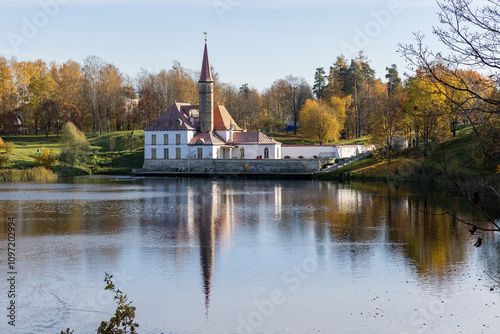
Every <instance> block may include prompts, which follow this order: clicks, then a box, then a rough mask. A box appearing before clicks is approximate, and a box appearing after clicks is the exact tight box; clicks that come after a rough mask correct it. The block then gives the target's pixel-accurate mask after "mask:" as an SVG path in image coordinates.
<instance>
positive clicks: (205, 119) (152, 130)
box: [142, 42, 369, 173]
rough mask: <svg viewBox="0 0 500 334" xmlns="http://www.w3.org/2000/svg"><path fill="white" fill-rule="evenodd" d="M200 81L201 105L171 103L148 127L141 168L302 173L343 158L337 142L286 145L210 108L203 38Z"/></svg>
mask: <svg viewBox="0 0 500 334" xmlns="http://www.w3.org/2000/svg"><path fill="white" fill-rule="evenodd" d="M198 84H199V93H200V97H199V103H200V104H199V105H191V104H188V103H174V104H173V105H172V106H171V107H170V108H169V109H168V110H167V111H166V112H165V113H164V114H163V115H162V116H160V118H158V119H157V120H155V121H154V122H153V124H152V125H151V126H149V127H148V128H147V129H146V131H145V150H144V167H143V169H142V171H143V172H144V171H146V172H147V171H153V172H174V171H176V170H178V169H179V168H181V169H182V170H184V171H190V172H203V171H206V170H207V169H211V170H213V169H215V170H216V171H218V172H232V173H234V172H237V173H239V172H254V173H256V172H257V173H303V172H314V171H318V170H319V167H320V166H321V165H322V164H324V163H326V162H330V161H331V160H332V159H335V158H342V156H341V155H340V154H339V148H340V147H338V146H327V145H324V146H317V145H316V146H312V145H311V146H284V145H282V144H281V143H280V142H278V141H276V140H274V139H272V138H271V137H269V136H266V135H265V134H263V133H261V132H247V131H246V129H242V128H241V127H240V126H238V124H236V122H235V121H234V120H233V118H232V117H231V115H230V114H229V112H228V111H227V109H226V108H225V107H224V106H217V107H215V108H214V80H213V79H212V73H211V70H210V62H209V59H208V50H207V44H206V42H205V50H204V54H203V62H202V66H201V75H200V80H199V81H198ZM368 149H369V148H367V147H366V146H364V145H353V146H348V147H347V146H346V147H344V148H343V151H345V152H346V154H349V156H352V155H357V154H360V153H363V152H365V151H366V150H368ZM313 157H314V158H315V159H312V158H313ZM284 158H286V159H284ZM299 158H300V159H299Z"/></svg>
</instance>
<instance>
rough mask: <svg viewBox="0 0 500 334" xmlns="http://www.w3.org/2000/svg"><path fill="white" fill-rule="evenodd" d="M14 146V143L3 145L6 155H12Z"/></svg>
mask: <svg viewBox="0 0 500 334" xmlns="http://www.w3.org/2000/svg"><path fill="white" fill-rule="evenodd" d="M14 148H15V145H14V143H11V142H7V143H4V149H5V152H6V153H7V154H12V153H13V152H14Z"/></svg>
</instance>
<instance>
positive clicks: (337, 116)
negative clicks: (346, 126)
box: [300, 98, 345, 145]
mask: <svg viewBox="0 0 500 334" xmlns="http://www.w3.org/2000/svg"><path fill="white" fill-rule="evenodd" d="M337 99H338V100H340V99H339V98H337ZM335 104H336V105H337V108H338V111H337V110H336V109H334V108H333V107H331V106H330V105H328V104H326V103H323V102H320V101H317V100H312V99H309V100H307V101H306V103H305V104H304V106H303V107H302V109H301V111H300V117H301V132H302V133H303V134H304V136H305V137H306V138H308V139H311V140H314V141H318V142H319V144H320V145H323V143H327V142H329V141H336V140H337V139H338V138H339V132H340V129H341V128H342V120H343V119H345V105H344V103H343V102H342V100H340V102H339V101H337V100H335ZM342 107H343V109H342Z"/></svg>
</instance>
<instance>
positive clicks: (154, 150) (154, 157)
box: [151, 148, 156, 160]
mask: <svg viewBox="0 0 500 334" xmlns="http://www.w3.org/2000/svg"><path fill="white" fill-rule="evenodd" d="M151 159H153V160H154V159H156V148H152V149H151Z"/></svg>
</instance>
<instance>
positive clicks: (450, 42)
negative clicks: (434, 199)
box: [399, 0, 500, 244]
mask: <svg viewBox="0 0 500 334" xmlns="http://www.w3.org/2000/svg"><path fill="white" fill-rule="evenodd" d="M438 6H439V8H440V12H439V13H438V16H439V17H438V18H439V21H440V23H441V25H440V26H437V27H435V28H434V35H436V36H437V37H438V39H439V40H440V41H441V42H442V43H443V45H444V46H446V47H447V51H446V52H434V51H432V50H431V49H429V48H428V47H427V46H425V44H424V36H423V35H422V34H419V33H416V34H415V38H416V44H415V45H414V44H400V45H399V51H400V52H401V53H402V55H403V56H404V57H405V58H406V60H407V61H408V62H409V63H410V64H412V65H413V66H414V69H418V70H420V71H421V72H423V73H424V74H425V75H426V76H427V79H428V80H429V81H430V82H432V83H433V84H434V86H435V88H436V89H439V90H441V91H444V92H447V94H446V93H445V96H446V98H447V100H448V102H449V104H451V105H453V108H456V109H457V110H461V111H462V112H463V114H464V116H466V117H467V118H469V119H470V118H471V116H476V115H479V116H480V117H481V118H483V119H482V120H481V122H479V123H478V124H477V125H479V126H476V124H475V123H472V126H473V132H474V134H475V137H476V140H477V142H478V143H479V146H478V147H476V149H477V148H479V149H480V152H481V154H483V155H484V158H485V159H489V158H491V157H493V156H494V155H497V154H498V153H497V152H492V151H491V150H489V149H487V147H488V142H489V141H490V140H491V139H492V138H491V137H490V134H491V133H497V131H495V130H494V129H489V130H487V131H484V132H483V131H478V129H480V128H481V127H482V128H488V127H489V126H496V125H495V123H496V122H494V120H495V118H496V117H497V116H498V114H499V113H500V109H499V106H500V95H499V94H498V93H497V92H496V89H495V90H494V91H493V92H492V93H486V94H485V90H483V89H482V88H481V86H482V85H474V84H470V82H467V80H464V79H463V78H462V77H461V73H462V71H467V70H481V71H482V72H483V73H488V75H489V78H490V80H491V82H492V83H493V84H494V86H496V87H498V86H499V83H500V71H499V69H500V57H499V55H500V44H499V43H498V42H497V41H498V39H499V37H500V30H499V25H500V3H498V2H497V1H486V2H483V3H473V2H472V1H471V0H439V1H438ZM436 65H442V66H436ZM443 68H444V70H445V72H444V73H443ZM450 78H453V80H451V79H450ZM442 86H445V87H446V89H442V88H441V87H442ZM487 91H488V90H486V92H487ZM463 92H465V93H466V95H469V97H468V100H470V99H472V100H473V104H474V105H475V107H474V108H472V109H469V103H466V104H465V105H462V104H461V103H460V99H461V97H462V93H463ZM454 95H455V96H458V97H459V101H456V100H455V99H454ZM471 97H472V98H471ZM463 106H465V107H463ZM490 119H492V120H493V122H488V121H489V120H490ZM488 123H490V124H488ZM497 125H498V126H500V124H498V123H497ZM476 153H477V152H476ZM492 154H493V155H492ZM499 157H500V156H498V155H497V159H498V158H499ZM441 165H442V169H443V172H444V174H445V175H446V176H447V177H448V179H449V180H450V181H451V182H452V183H453V184H454V185H456V186H457V188H458V189H459V191H460V192H461V193H462V194H463V196H464V197H465V198H466V199H467V200H468V201H469V202H470V203H471V204H472V205H473V206H474V207H475V208H476V210H477V211H478V212H480V213H481V214H482V215H483V217H484V220H485V221H486V222H487V223H488V224H489V227H481V226H480V227H478V226H477V225H478V224H477V223H474V224H471V223H469V222H466V223H469V224H471V225H474V228H475V229H473V231H474V232H471V233H475V231H476V230H477V229H480V230H481V229H482V230H493V231H500V226H499V225H498V223H497V220H496V219H495V218H494V217H492V216H491V215H490V214H488V213H487V212H485V210H484V208H483V204H484V202H483V201H481V200H479V199H478V198H477V194H478V190H477V189H478V188H483V189H489V190H490V191H492V192H493V193H495V194H496V195H497V197H498V198H500V182H499V180H498V177H497V173H496V171H493V170H486V171H487V172H488V173H489V177H488V178H485V181H484V182H483V181H479V180H477V179H475V178H474V179H475V180H476V182H474V183H473V184H469V185H467V186H466V187H464V186H462V184H461V183H460V181H459V180H458V179H457V178H456V177H455V176H453V175H452V174H451V173H450V172H449V170H448V168H447V167H446V163H445V162H443V161H441ZM478 242H479V239H478ZM479 244H480V243H479Z"/></svg>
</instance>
